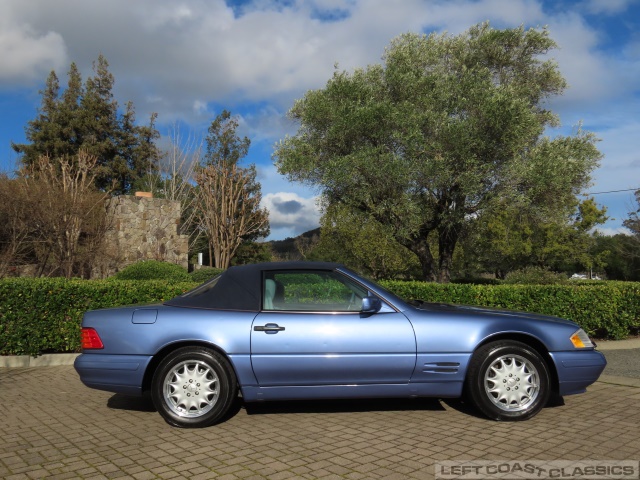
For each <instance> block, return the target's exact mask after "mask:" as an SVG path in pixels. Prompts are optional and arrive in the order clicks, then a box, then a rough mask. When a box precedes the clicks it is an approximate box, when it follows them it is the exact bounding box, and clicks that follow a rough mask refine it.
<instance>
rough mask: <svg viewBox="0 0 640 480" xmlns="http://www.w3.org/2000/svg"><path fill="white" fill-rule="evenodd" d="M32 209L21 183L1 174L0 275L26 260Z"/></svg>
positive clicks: (12, 269)
mask: <svg viewBox="0 0 640 480" xmlns="http://www.w3.org/2000/svg"><path fill="white" fill-rule="evenodd" d="M32 210H33V205H32V202H31V198H30V197H29V196H27V195H25V190H24V188H23V186H22V183H21V182H20V181H19V180H17V179H11V178H9V177H7V176H6V175H4V174H3V175H0V278H2V277H5V276H8V275H11V274H12V273H14V272H16V269H17V267H20V266H21V265H23V264H25V263H27V262H28V257H29V251H30V244H29V237H30V234H31V230H32V225H31V222H30V220H29V219H30V216H31V212H32Z"/></svg>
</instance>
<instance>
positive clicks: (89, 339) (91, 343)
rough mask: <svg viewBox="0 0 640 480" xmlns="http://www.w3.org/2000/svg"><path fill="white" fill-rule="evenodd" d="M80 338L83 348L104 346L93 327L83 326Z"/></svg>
mask: <svg viewBox="0 0 640 480" xmlns="http://www.w3.org/2000/svg"><path fill="white" fill-rule="evenodd" d="M80 338H81V341H82V348H83V350H90V349H96V348H104V345H103V344H102V340H100V335H98V332H96V330H95V328H88V327H83V328H82V333H81V337H80Z"/></svg>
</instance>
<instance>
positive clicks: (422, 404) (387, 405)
mask: <svg viewBox="0 0 640 480" xmlns="http://www.w3.org/2000/svg"><path fill="white" fill-rule="evenodd" d="M244 409H245V411H246V412H247V415H270V414H290V413H354V412H394V411H400V412H401V411H421V410H427V411H444V410H445V409H444V407H443V406H442V405H441V404H440V402H439V401H438V400H437V399H435V398H416V399H396V398H387V399H357V400H356V399H354V400H295V401H269V402H251V403H245V404H244Z"/></svg>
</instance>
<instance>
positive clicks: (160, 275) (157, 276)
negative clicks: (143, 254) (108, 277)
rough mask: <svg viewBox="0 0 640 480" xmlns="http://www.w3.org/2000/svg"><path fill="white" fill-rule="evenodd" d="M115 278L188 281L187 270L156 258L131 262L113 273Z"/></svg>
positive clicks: (189, 278) (189, 279)
mask: <svg viewBox="0 0 640 480" xmlns="http://www.w3.org/2000/svg"><path fill="white" fill-rule="evenodd" d="M114 278H115V279H116V280H165V281H171V282H190V281H191V277H190V276H189V274H188V273H187V270H186V269H185V268H184V267H181V266H180V265H176V264H175V263H168V262H160V261H158V260H142V261H140V262H137V263H133V264H131V265H129V266H128V267H125V268H124V269H122V270H120V271H119V272H118V273H116V274H115V277H114Z"/></svg>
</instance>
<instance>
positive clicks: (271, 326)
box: [253, 323, 284, 333]
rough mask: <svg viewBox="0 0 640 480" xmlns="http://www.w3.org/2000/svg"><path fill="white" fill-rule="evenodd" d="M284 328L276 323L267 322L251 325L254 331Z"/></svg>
mask: <svg viewBox="0 0 640 480" xmlns="http://www.w3.org/2000/svg"><path fill="white" fill-rule="evenodd" d="M283 330H284V327H281V326H279V325H278V324H277V323H267V324H266V325H257V326H255V327H253V331H254V332H267V333H271V332H274V333H275V332H281V331H283Z"/></svg>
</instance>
